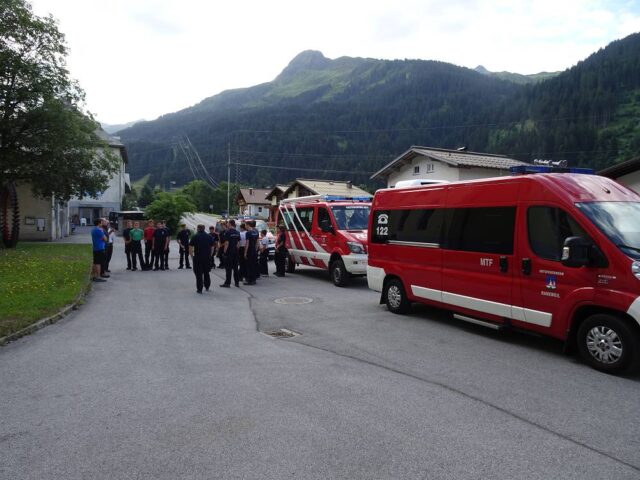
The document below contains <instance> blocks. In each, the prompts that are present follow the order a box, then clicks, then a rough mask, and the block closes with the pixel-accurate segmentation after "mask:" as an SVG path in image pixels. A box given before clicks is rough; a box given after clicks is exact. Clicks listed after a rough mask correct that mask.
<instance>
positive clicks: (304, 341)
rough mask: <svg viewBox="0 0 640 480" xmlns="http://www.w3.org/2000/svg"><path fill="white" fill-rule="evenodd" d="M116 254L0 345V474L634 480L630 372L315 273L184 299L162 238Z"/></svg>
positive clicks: (190, 286)
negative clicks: (65, 302) (63, 312)
mask: <svg viewBox="0 0 640 480" xmlns="http://www.w3.org/2000/svg"><path fill="white" fill-rule="evenodd" d="M121 241H122V240H121V239H118V245H117V246H116V252H115V255H114V261H113V262H112V268H111V270H112V271H113V273H112V278H111V279H110V280H109V281H108V282H107V283H105V284H98V285H96V286H95V287H94V289H93V291H92V293H91V294H90V296H89V298H88V299H87V302H86V304H85V305H83V306H82V307H81V308H80V309H79V310H78V311H76V312H75V313H73V314H72V315H70V316H69V317H67V318H66V319H65V320H63V321H61V322H59V323H57V324H55V325H52V326H50V327H47V328H45V329H43V330H41V331H39V332H38V333H36V334H34V335H31V336H28V337H25V338H23V339H20V340H19V341H17V342H15V343H12V344H10V345H8V346H7V347H4V348H2V349H0V382H1V388H2V390H1V391H2V394H1V395H0V478H2V479H211V478H223V479H254V478H255V479H282V478H305V479H306V478H310V479H334V478H336V479H338V478H340V479H423V478H428V479H480V478H482V479H487V478H509V479H519V478H522V479H551V478H562V479H573V478H575V479H606V478H616V479H638V478H640V435H639V434H638V432H640V415H639V413H640V377H639V376H638V375H635V376H628V377H614V376H609V375H604V374H602V373H599V372H596V371H594V370H591V369H590V368H588V367H587V366H585V365H583V364H581V363H580V362H579V361H578V360H577V359H575V358H573V357H570V356H569V357H568V356H565V355H564V354H562V346H561V345H560V344H558V343H557V342H554V341H552V340H548V339H540V338H536V337H530V336H525V335H519V334H504V333H496V332H493V331H487V330H485V329H483V328H482V327H475V326H470V325H467V324H464V323H460V322H458V321H453V320H451V319H450V318H449V317H448V315H446V314H445V313H444V312H442V311H439V310H434V309H429V308H425V307H418V308H415V309H414V311H413V313H412V314H411V315H408V316H396V315H392V314H391V313H389V312H387V311H386V309H385V308H384V307H383V306H380V305H379V304H378V294H376V293H375V292H371V291H369V290H368V289H367V287H366V281H365V280H364V279H362V278H360V279H355V280H354V281H353V284H352V285H351V286H350V287H349V288H346V289H338V288H336V287H334V286H333V285H331V284H330V283H329V281H328V279H327V275H326V273H324V272H321V271H319V270H314V269H299V270H298V272H297V273H296V274H294V275H288V276H287V277H285V278H282V279H280V278H276V277H273V276H271V277H269V278H263V279H260V280H259V283H258V285H257V286H254V287H250V286H247V287H242V288H234V287H232V288H230V289H222V288H218V284H219V283H221V280H220V279H219V278H216V276H218V275H221V272H219V271H218V270H214V271H213V273H214V282H213V285H214V288H213V289H212V291H211V292H207V293H205V294H203V295H197V294H196V293H195V280H194V276H193V274H192V272H191V271H190V270H176V267H177V249H176V248H175V244H174V245H173V246H172V255H171V260H170V264H171V267H172V270H170V271H167V272H141V271H138V272H130V271H125V270H124V266H125V265H124V253H123V251H122V244H121V243H120V242H121ZM271 268H273V265H271ZM290 297H294V298H301V297H303V298H308V299H311V300H312V302H311V303H307V304H300V305H295V304H280V303H276V302H275V300H278V299H282V298H290ZM280 328H287V329H290V330H293V331H295V332H298V333H300V335H299V336H296V337H293V338H290V339H273V338H271V337H269V336H267V335H265V334H264V333H262V332H268V331H273V330H278V329H280Z"/></svg>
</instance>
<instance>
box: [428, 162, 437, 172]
mask: <svg viewBox="0 0 640 480" xmlns="http://www.w3.org/2000/svg"><path fill="white" fill-rule="evenodd" d="M435 169H436V166H435V165H434V164H433V163H430V164H428V165H427V173H433V172H434V171H435Z"/></svg>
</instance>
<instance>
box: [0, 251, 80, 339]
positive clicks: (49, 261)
mask: <svg viewBox="0 0 640 480" xmlns="http://www.w3.org/2000/svg"><path fill="white" fill-rule="evenodd" d="M91 263H92V253H91V245H62V244H47V243H24V242H23V243H19V244H18V247H17V248H16V249H0V337H3V336H5V335H8V334H10V333H13V332H17V331H18V330H20V329H22V328H24V327H27V326H28V325H30V324H32V323H34V322H35V321H37V320H40V319H41V318H45V317H48V316H50V315H53V314H54V313H56V312H57V311H59V310H60V309H61V308H62V307H64V306H65V305H68V304H70V303H71V302H72V301H73V300H74V299H75V298H76V296H77V295H78V293H80V291H81V290H82V289H83V288H84V286H85V285H86V284H87V281H88V279H89V271H90V269H91Z"/></svg>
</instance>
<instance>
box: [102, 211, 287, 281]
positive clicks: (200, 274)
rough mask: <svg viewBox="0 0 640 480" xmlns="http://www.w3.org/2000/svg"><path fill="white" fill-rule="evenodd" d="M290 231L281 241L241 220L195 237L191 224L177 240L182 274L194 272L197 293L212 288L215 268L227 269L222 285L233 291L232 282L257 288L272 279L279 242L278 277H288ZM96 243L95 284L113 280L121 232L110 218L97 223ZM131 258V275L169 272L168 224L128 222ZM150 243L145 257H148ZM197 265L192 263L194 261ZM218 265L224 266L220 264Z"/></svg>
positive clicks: (201, 230) (183, 227) (128, 254)
mask: <svg viewBox="0 0 640 480" xmlns="http://www.w3.org/2000/svg"><path fill="white" fill-rule="evenodd" d="M284 231H285V230H284V227H280V229H279V232H278V235H277V238H275V239H274V237H273V234H271V232H269V231H267V230H262V231H261V232H258V230H257V228H256V222H255V221H254V220H247V221H246V222H243V223H241V224H240V227H239V230H237V229H236V222H235V220H233V219H231V220H227V221H224V220H223V221H221V222H219V223H218V225H217V227H214V226H211V227H209V232H208V233H207V232H205V226H204V225H198V226H197V232H196V233H195V235H192V234H191V231H190V230H189V229H188V228H187V227H186V225H185V224H182V225H181V229H180V231H179V232H178V234H177V235H176V242H177V244H178V250H179V254H180V257H179V258H180V263H179V266H178V269H183V268H187V269H191V268H192V267H191V261H192V262H193V271H194V274H195V276H196V291H197V292H198V293H202V290H203V288H204V289H205V290H209V289H210V288H211V276H210V272H211V269H214V268H223V269H225V271H226V272H225V273H226V275H225V281H224V283H222V284H221V285H220V287H222V288H229V287H230V286H231V281H232V280H233V283H234V285H235V286H236V287H239V286H240V282H241V281H242V282H244V285H255V284H256V281H257V280H258V278H260V277H261V276H268V275H269V269H268V261H269V248H270V244H271V243H272V242H274V240H275V250H276V251H275V262H276V274H275V275H276V276H280V277H283V276H284V275H285V268H284V265H285V258H286V256H287V255H288V254H287V251H286V246H285V234H284ZM91 235H92V240H93V264H94V268H93V275H92V276H93V281H96V282H104V281H106V279H107V278H109V262H110V260H111V257H112V255H113V243H114V241H115V236H116V229H115V228H113V227H110V226H109V222H108V221H107V220H106V219H96V220H95V222H94V229H93V230H92V232H91ZM122 237H123V239H124V242H125V255H126V257H127V270H131V271H135V270H138V265H139V266H140V270H146V271H148V270H155V271H157V270H163V271H165V270H169V247H170V243H171V232H170V231H169V229H168V228H167V226H166V223H165V222H164V221H158V222H154V221H152V220H150V221H148V222H147V223H146V227H145V228H144V229H142V228H141V226H140V222H138V221H135V222H132V221H127V222H126V223H125V229H124V230H123V232H122ZM143 242H144V255H143ZM190 260H191V261H190ZM216 260H218V265H216Z"/></svg>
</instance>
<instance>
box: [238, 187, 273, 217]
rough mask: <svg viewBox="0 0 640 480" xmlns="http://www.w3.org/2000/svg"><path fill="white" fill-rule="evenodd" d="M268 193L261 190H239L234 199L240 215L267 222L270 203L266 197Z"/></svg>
mask: <svg viewBox="0 0 640 480" xmlns="http://www.w3.org/2000/svg"><path fill="white" fill-rule="evenodd" d="M270 191H271V190H266V189H263V188H241V189H240V191H239V192H238V196H237V197H236V203H237V204H238V207H239V211H240V215H248V216H250V217H255V218H260V219H262V220H267V219H268V218H269V205H270V202H269V200H267V199H266V196H267V194H268V193H269V192H270Z"/></svg>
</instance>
